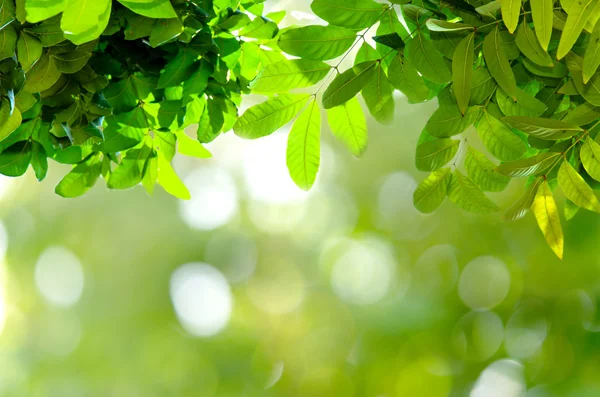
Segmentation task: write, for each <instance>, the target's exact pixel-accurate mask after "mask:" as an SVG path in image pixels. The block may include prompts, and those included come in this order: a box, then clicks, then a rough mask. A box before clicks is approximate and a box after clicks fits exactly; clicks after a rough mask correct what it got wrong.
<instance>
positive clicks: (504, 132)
mask: <svg viewBox="0 0 600 397" xmlns="http://www.w3.org/2000/svg"><path fill="white" fill-rule="evenodd" d="M477 133H478V134H479V137H480V138H481V140H482V141H483V144H484V145H485V147H486V149H487V150H488V151H489V152H490V153H491V154H492V155H493V156H494V157H496V158H497V159H498V160H502V161H513V160H517V159H519V158H521V157H522V156H523V155H524V154H525V152H526V151H527V146H526V144H525V142H523V140H522V139H521V138H519V137H518V136H517V135H516V134H515V133H514V132H512V131H511V130H510V128H508V127H507V126H506V125H505V124H504V123H502V122H501V121H500V120H498V119H496V118H495V117H494V116H492V115H491V114H489V113H488V112H487V111H485V112H483V116H482V117H481V120H479V123H478V124H477Z"/></svg>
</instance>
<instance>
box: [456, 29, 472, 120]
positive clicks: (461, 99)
mask: <svg viewBox="0 0 600 397" xmlns="http://www.w3.org/2000/svg"><path fill="white" fill-rule="evenodd" d="M474 41H475V33H471V34H470V35H468V36H467V37H465V38H464V39H463V40H462V41H461V42H460V43H459V44H458V46H456V50H455V51H454V56H453V57H452V90H453V92H454V95H455V96H456V103H457V104H458V108H459V109H460V112H461V113H462V114H465V112H466V111H467V107H468V106H469V99H470V98H471V82H472V80H473V42H474Z"/></svg>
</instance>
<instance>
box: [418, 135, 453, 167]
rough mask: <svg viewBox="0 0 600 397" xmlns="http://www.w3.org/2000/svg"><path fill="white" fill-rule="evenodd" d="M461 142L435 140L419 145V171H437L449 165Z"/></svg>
mask: <svg viewBox="0 0 600 397" xmlns="http://www.w3.org/2000/svg"><path fill="white" fill-rule="evenodd" d="M459 146H460V141H458V140H455V139H449V138H444V139H434V140H432V141H428V142H424V143H421V144H419V145H417V153H416V155H415V165H416V167H417V169H418V170H419V171H435V170H437V169H438V168H441V167H443V166H444V165H446V164H448V162H449V161H450V160H452V159H453V158H454V156H456V152H458V147H459Z"/></svg>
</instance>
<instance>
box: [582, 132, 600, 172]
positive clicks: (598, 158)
mask: <svg viewBox="0 0 600 397" xmlns="http://www.w3.org/2000/svg"><path fill="white" fill-rule="evenodd" d="M579 155H580V157H581V163H582V164H583V167H584V168H585V170H586V171H587V173H588V174H590V176H591V177H592V178H594V179H595V180H597V181H600V145H599V144H598V143H596V141H594V140H593V139H592V138H590V137H589V136H588V137H586V138H585V141H584V143H583V145H581V151H580V153H579Z"/></svg>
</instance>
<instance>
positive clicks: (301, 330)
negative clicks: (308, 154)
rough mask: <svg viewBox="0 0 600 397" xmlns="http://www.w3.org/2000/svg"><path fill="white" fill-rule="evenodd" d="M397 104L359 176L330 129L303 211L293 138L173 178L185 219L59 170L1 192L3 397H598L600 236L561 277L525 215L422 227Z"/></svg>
mask: <svg viewBox="0 0 600 397" xmlns="http://www.w3.org/2000/svg"><path fill="white" fill-rule="evenodd" d="M267 4H268V3H267ZM271 7H273V9H286V10H288V17H287V18H288V19H287V20H286V21H287V22H288V23H302V24H306V23H318V22H317V21H313V20H312V19H311V15H310V13H309V8H308V2H298V1H295V2H291V1H281V2H279V3H277V2H274V3H271ZM350 58H351V57H350ZM397 94H398V92H397ZM254 100H256V98H249V99H248V103H252V101H254ZM396 103H397V115H396V123H395V124H394V126H393V127H389V128H388V127H381V126H379V125H377V124H375V123H374V122H373V121H372V120H370V121H369V132H370V144H369V149H368V150H367V152H366V154H365V156H364V158H363V159H360V160H358V159H354V158H352V157H351V156H350V155H349V154H347V152H346V150H345V149H344V148H343V147H342V146H341V145H340V144H339V143H338V142H336V141H334V140H333V139H332V137H331V134H330V133H329V130H328V127H326V126H325V127H324V130H323V139H324V142H323V147H322V157H323V159H322V168H321V171H320V173H319V177H318V181H317V184H316V186H315V188H314V189H313V190H312V191H311V192H310V193H304V192H302V191H300V190H298V189H297V188H296V187H295V186H294V185H293V183H292V182H291V180H290V179H289V176H288V175H287V169H286V166H285V146H286V139H287V136H286V132H285V131H284V132H280V133H277V134H274V135H272V136H270V137H268V138H263V139H261V140H257V141H244V140H241V139H239V138H237V137H235V136H234V135H233V134H232V133H228V134H226V135H225V136H222V137H220V138H219V139H217V140H216V141H215V142H214V143H212V144H210V145H208V146H207V147H208V148H209V150H211V151H212V153H213V156H214V157H213V158H212V159H210V160H198V159H188V158H180V159H179V160H178V162H177V163H176V168H177V170H178V172H179V173H180V174H181V175H182V176H183V178H184V179H185V182H186V184H187V186H188V187H189V188H190V191H191V192H192V196H193V198H192V200H191V201H189V202H182V201H177V200H176V199H174V198H172V197H170V196H168V195H167V194H166V193H164V192H162V191H160V192H157V193H156V195H155V197H149V196H147V195H146V193H145V191H144V190H143V189H142V188H141V187H138V188H135V189H132V190H129V191H108V190H107V189H106V188H105V187H104V186H103V184H99V186H97V187H96V188H94V189H93V190H92V191H91V192H90V193H88V194H87V195H86V196H85V197H83V198H79V199H75V200H67V199H63V198H60V197H58V196H56V195H55V194H54V192H53V189H54V185H55V183H56V182H57V181H58V180H59V178H60V177H61V176H62V175H64V173H65V171H66V169H64V168H61V167H60V166H58V165H55V164H53V165H54V168H51V170H50V176H49V180H47V181H45V182H44V183H41V184H38V183H37V182H36V180H35V178H34V176H33V174H32V173H31V174H28V175H27V176H26V177H25V178H20V179H10V178H2V179H0V200H1V202H2V205H1V209H0V215H1V222H2V223H1V227H0V256H1V257H3V260H2V262H1V268H0V329H1V334H0V352H1V353H0V396H35V397H38V396H40V397H41V396H52V397H55V396H60V397H71V396H73V397H74V396H77V397H79V396H94V397H95V396H102V397H106V396H115V397H137V396H140V397H141V396H144V397H152V396H181V397H185V396H219V397H221V396H228V397H230V396H231V397H233V396H286V397H287V396H290V397H292V396H302V397H305V396H306V397H309V396H311V397H312V396H316V397H318V396H343V397H345V396H369V397H393V396H400V397H404V396H407V397H408V396H418V397H420V396H423V397H446V396H452V397H460V396H471V397H496V396H497V397H522V396H526V397H550V396H556V397H558V396H569V397H570V396H573V397H574V396H578V397H579V396H584V397H587V396H599V395H600V376H598V373H599V371H600V334H599V331H600V314H599V313H598V308H597V303H598V298H599V297H600V271H599V269H600V268H599V260H598V255H597V253H598V249H597V247H598V241H600V231H599V229H598V221H599V219H600V218H598V217H597V216H594V215H591V214H589V213H583V212H582V213H579V214H578V215H577V216H576V217H575V218H574V219H573V220H572V221H571V222H570V223H568V224H567V225H566V226H565V228H566V230H565V234H566V249H565V260H564V261H563V262H560V261H558V260H557V259H556V258H555V257H554V255H553V254H552V252H551V251H550V249H549V248H548V247H547V246H546V244H545V242H544V240H543V237H542V236H541V233H540V232H539V230H538V229H537V225H536V224H535V221H534V220H533V218H532V217H531V216H528V217H526V218H525V219H523V220H521V221H518V222H515V223H504V222H502V221H500V217H499V215H497V214H495V215H490V216H480V215H472V214H468V213H465V212H463V211H462V210H460V209H458V208H456V207H454V206H452V205H451V204H450V203H448V202H446V203H445V204H444V205H443V207H442V208H441V210H439V211H438V212H437V213H436V214H433V215H429V216H425V215H422V214H420V213H418V212H417V211H416V210H415V209H414V208H413V205H412V193H413V191H414V188H415V187H416V184H417V182H418V181H419V180H420V179H421V178H422V177H423V176H424V175H422V174H420V173H418V172H416V171H415V167H414V148H415V144H416V141H417V138H418V135H419V133H420V131H421V129H422V127H423V126H424V124H425V122H426V120H427V119H428V117H429V116H430V115H431V114H432V112H433V111H434V110H435V108H436V106H437V105H436V103H435V102H432V103H426V104H421V105H410V104H408V103H407V102H406V99H405V98H403V97H402V96H401V95H398V96H397V97H396ZM521 191H522V185H521V184H519V183H518V182H513V184H512V185H511V188H510V189H508V191H507V192H504V193H502V194H495V195H493V196H492V198H493V199H494V200H495V201H496V202H497V203H499V204H500V205H502V206H504V207H506V205H508V204H509V203H511V202H512V201H514V200H515V199H516V198H517V196H518V195H519V194H520V192H521Z"/></svg>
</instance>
